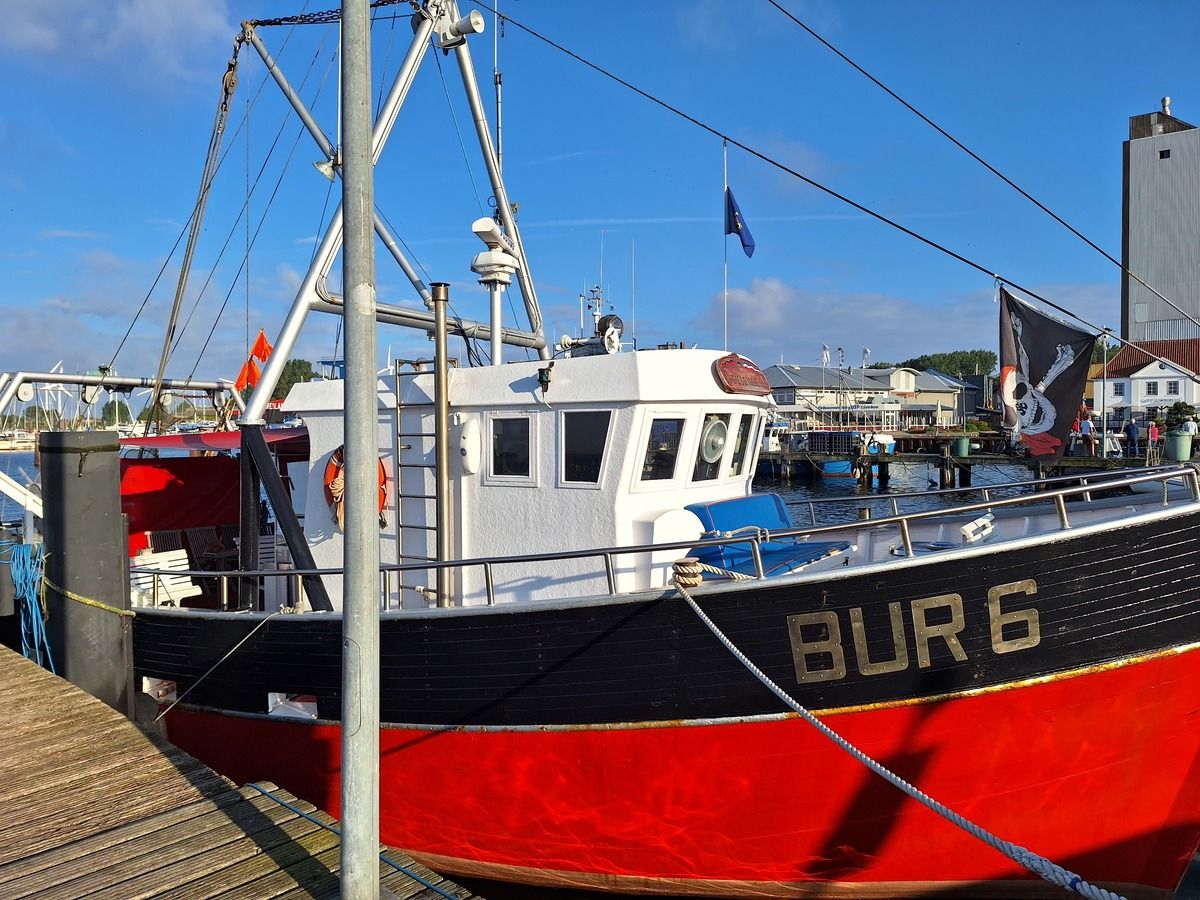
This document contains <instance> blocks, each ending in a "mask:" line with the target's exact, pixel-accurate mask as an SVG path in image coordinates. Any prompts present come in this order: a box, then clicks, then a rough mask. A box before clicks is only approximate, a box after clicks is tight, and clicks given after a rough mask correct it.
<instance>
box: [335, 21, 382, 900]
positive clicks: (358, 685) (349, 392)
mask: <svg viewBox="0 0 1200 900" xmlns="http://www.w3.org/2000/svg"><path fill="white" fill-rule="evenodd" d="M341 163H342V209H343V210H344V215H345V220H344V229H345V232H344V234H345V242H344V244H343V248H342V272H343V274H342V283H343V284H344V285H345V295H346V302H345V305H344V307H343V310H342V315H343V317H344V319H345V325H346V388H345V391H346V434H345V437H346V445H345V446H346V467H345V478H346V493H345V497H346V516H345V526H346V541H345V567H346V577H345V593H344V595H343V600H342V617H343V622H342V804H341V808H342V856H341V864H342V890H341V896H342V897H343V898H345V900H378V898H379V588H378V583H379V524H378V522H377V516H376V510H375V488H376V484H375V479H376V474H375V470H376V462H375V457H376V454H377V453H378V449H377V446H378V442H379V438H378V434H377V431H378V424H377V421H378V410H377V403H378V401H377V399H376V389H375V380H376V379H375V369H376V365H375V363H376V359H375V357H376V353H375V239H374V220H375V215H374V209H375V190H374V172H373V160H372V140H371V9H370V2H369V0H343V3H342V152H341Z"/></svg>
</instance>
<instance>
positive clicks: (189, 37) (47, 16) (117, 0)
mask: <svg viewBox="0 0 1200 900" xmlns="http://www.w3.org/2000/svg"><path fill="white" fill-rule="evenodd" d="M0 19H2V20H3V21H4V23H5V25H4V28H3V29H0V48H2V49H4V50H6V51H7V52H8V53H9V54H10V55H18V56H25V57H29V58H31V59H33V60H35V61H39V62H40V63H42V64H45V65H52V66H54V67H56V68H59V67H62V66H64V65H66V66H70V65H76V64H79V65H89V64H95V63H100V64H103V65H104V66H105V67H106V68H109V69H111V71H112V72H114V73H117V72H119V73H122V74H123V75H124V76H125V77H127V78H129V79H130V80H134V81H137V82H139V83H143V84H147V85H158V86H160V87H161V86H162V85H164V84H172V83H177V82H179V81H188V82H194V81H198V80H200V79H202V78H205V77H208V78H210V79H211V78H214V77H215V76H212V75H211V73H210V72H208V71H207V70H208V68H209V60H208V58H207V57H208V55H209V50H210V48H211V47H212V46H213V45H214V42H218V41H224V42H229V41H232V39H233V36H234V35H235V34H236V32H237V25H236V23H235V21H234V19H233V17H232V16H230V15H229V13H228V10H227V8H226V3H225V0H172V2H169V3H163V2H161V0H112V2H108V3H95V2H92V0H56V2H54V3H29V2H26V0H0ZM150 73H153V77H149V76H150Z"/></svg>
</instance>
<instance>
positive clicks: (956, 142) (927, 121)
mask: <svg viewBox="0 0 1200 900" xmlns="http://www.w3.org/2000/svg"><path fill="white" fill-rule="evenodd" d="M767 2H768V3H770V4H771V5H772V6H774V7H775V8H776V9H777V10H779V11H780V12H781V13H783V14H784V15H785V16H787V17H788V18H789V19H791V20H792V21H793V22H795V23H796V24H797V25H799V26H800V27H801V28H803V29H804V30H805V31H807V32H808V33H809V34H810V35H812V37H814V38H815V39H816V40H817V41H819V42H820V43H821V44H824V45H825V47H827V48H828V49H829V50H831V51H832V52H833V53H834V54H836V55H837V56H838V57H840V58H841V59H842V60H843V61H844V62H845V63H847V64H848V65H849V66H851V68H853V69H855V70H856V71H857V72H858V73H859V74H861V75H863V76H864V77H865V78H866V79H867V80H868V81H870V82H871V83H872V84H874V85H875V86H876V87H878V88H879V89H880V90H882V91H883V92H884V93H886V94H888V96H890V97H891V98H892V99H893V100H895V101H896V102H897V103H899V104H900V105H901V106H903V107H904V108H905V109H907V110H908V111H909V112H911V113H912V114H913V115H915V116H916V117H917V118H919V119H920V120H921V121H922V122H924V123H925V124H926V125H928V126H929V127H930V128H932V129H933V130H934V131H936V132H937V133H938V134H940V135H941V136H942V137H944V138H945V139H946V140H948V141H950V143H952V144H954V146H956V147H958V149H960V150H962V151H963V153H965V154H967V156H969V157H971V159H973V160H975V161H976V162H977V163H979V164H980V165H981V166H983V167H984V168H985V169H987V170H988V171H989V172H991V173H992V174H993V175H995V176H996V177H997V178H999V179H1000V180H1001V181H1003V182H1004V183H1005V184H1007V185H1008V186H1009V187H1010V188H1012V189H1013V190H1014V191H1016V192H1017V193H1018V194H1020V195H1021V196H1022V197H1024V198H1025V199H1026V200H1028V201H1029V202H1030V203H1032V204H1033V205H1034V206H1036V207H1037V208H1038V209H1040V210H1041V211H1042V212H1044V213H1045V214H1046V215H1048V216H1049V217H1050V218H1052V219H1053V220H1054V221H1055V222H1057V223H1058V224H1059V225H1061V226H1062V227H1063V228H1065V229H1067V231H1069V232H1071V234H1073V235H1075V237H1077V238H1079V239H1080V240H1081V241H1083V242H1084V243H1085V244H1087V245H1088V246H1089V247H1091V248H1092V249H1093V250H1095V251H1096V252H1097V253H1099V254H1100V255H1101V256H1103V257H1104V258H1105V259H1107V260H1108V261H1109V262H1110V263H1112V264H1113V265H1114V266H1116V267H1117V268H1118V269H1120V270H1121V271H1122V272H1123V273H1124V274H1126V275H1128V276H1129V277H1130V278H1132V279H1133V280H1134V281H1136V282H1137V283H1138V284H1140V285H1141V286H1142V287H1144V288H1145V289H1146V290H1148V291H1150V292H1151V293H1152V294H1154V296H1156V297H1158V299H1160V300H1162V301H1163V302H1164V303H1166V304H1167V305H1168V306H1170V307H1171V308H1172V309H1173V310H1175V311H1176V312H1178V313H1180V314H1181V315H1182V316H1184V317H1185V318H1186V319H1187V320H1188V321H1190V322H1191V323H1192V324H1193V325H1200V320H1197V319H1195V318H1193V317H1192V315H1191V313H1188V312H1186V311H1185V310H1182V309H1180V308H1179V307H1178V306H1176V305H1175V304H1174V303H1172V302H1171V301H1170V300H1168V299H1167V298H1166V297H1164V296H1163V295H1162V294H1160V293H1159V292H1158V291H1157V290H1155V289H1154V288H1152V287H1151V286H1150V285H1148V284H1147V283H1146V282H1145V281H1143V280H1142V279H1141V277H1140V276H1138V275H1137V274H1136V273H1134V272H1132V271H1130V270H1129V269H1127V268H1125V266H1124V264H1123V263H1121V262H1120V261H1119V260H1118V259H1116V258H1115V257H1113V256H1112V254H1110V253H1109V252H1108V251H1107V250H1105V249H1104V248H1103V247H1100V246H1099V245H1097V244H1096V243H1095V242H1094V241H1092V240H1091V239H1090V238H1089V237H1088V236H1087V235H1085V234H1083V233H1082V232H1081V231H1079V229H1077V228H1076V227H1075V226H1074V225H1072V224H1071V223H1070V222H1068V221H1066V220H1065V219H1063V218H1062V217H1061V216H1060V215H1058V213H1056V212H1054V210H1052V209H1050V208H1049V207H1048V206H1046V205H1045V204H1044V203H1042V202H1041V201H1040V200H1038V199H1037V198H1036V197H1034V196H1033V195H1032V194H1030V193H1029V192H1028V191H1026V190H1025V189H1024V188H1022V187H1021V186H1020V185H1019V184H1017V183H1016V182H1015V181H1013V180H1012V179H1011V178H1009V177H1008V176H1007V175H1005V174H1004V173H1003V172H1001V171H1000V170H999V169H997V168H996V167H995V166H993V165H992V164H991V163H989V162H988V161H987V160H986V159H984V158H983V157H982V156H980V155H979V154H978V153H976V152H975V151H974V150H972V149H971V148H970V147H968V146H966V145H965V144H964V143H963V142H962V141H960V140H959V139H958V138H956V137H955V136H954V135H952V134H950V132H948V131H946V129H944V128H942V126H941V125H939V124H937V122H934V121H933V120H932V119H930V118H929V117H928V116H927V115H925V114H924V113H923V112H921V111H920V110H919V109H917V108H916V107H915V106H913V105H912V104H911V103H909V102H908V101H907V100H905V99H904V98H903V97H901V96H900V95H899V94H897V93H896V92H895V91H893V90H892V89H891V88H890V87H888V86H887V85H886V84H884V83H883V82H882V81H880V80H879V79H878V78H876V77H875V76H874V75H872V74H871V73H870V72H868V71H867V70H866V69H864V68H863V67H862V66H860V65H859V64H858V63H856V62H855V61H854V60H852V59H851V58H850V57H849V56H847V55H846V54H845V53H843V52H842V51H841V50H839V49H838V48H837V47H835V46H834V45H833V44H831V43H830V42H829V41H827V40H826V39H825V38H823V37H822V36H821V35H819V34H817V32H815V31H814V30H813V29H812V28H810V27H809V26H808V25H806V24H805V23H803V22H801V21H800V20H799V19H798V18H796V17H795V16H794V15H792V13H790V12H788V11H787V10H786V9H784V8H783V7H782V6H781V5H780V4H779V2H778V0H767Z"/></svg>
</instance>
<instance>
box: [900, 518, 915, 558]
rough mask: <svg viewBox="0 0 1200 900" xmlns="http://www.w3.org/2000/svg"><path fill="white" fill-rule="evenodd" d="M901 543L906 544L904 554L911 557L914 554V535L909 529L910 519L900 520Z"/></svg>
mask: <svg viewBox="0 0 1200 900" xmlns="http://www.w3.org/2000/svg"><path fill="white" fill-rule="evenodd" d="M900 543H902V544H903V545H904V555H905V556H907V557H910V558H911V557H912V555H913V544H912V535H911V534H909V531H908V519H901V520H900Z"/></svg>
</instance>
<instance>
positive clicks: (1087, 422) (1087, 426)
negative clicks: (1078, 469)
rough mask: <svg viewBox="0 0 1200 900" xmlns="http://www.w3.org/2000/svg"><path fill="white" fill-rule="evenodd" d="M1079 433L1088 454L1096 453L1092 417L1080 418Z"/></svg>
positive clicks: (1093, 454)
mask: <svg viewBox="0 0 1200 900" xmlns="http://www.w3.org/2000/svg"><path fill="white" fill-rule="evenodd" d="M1079 434H1080V436H1081V437H1082V438H1083V446H1084V447H1085V448H1086V449H1087V455H1088V456H1095V455H1096V438H1095V436H1094V435H1093V433H1092V417H1091V416H1083V417H1082V418H1081V419H1080V420H1079Z"/></svg>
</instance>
